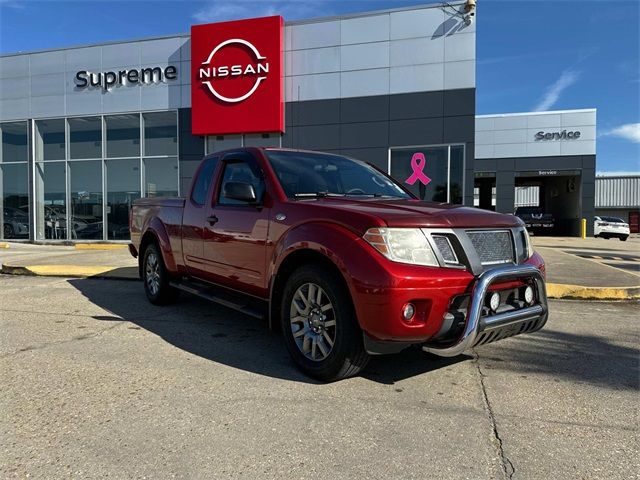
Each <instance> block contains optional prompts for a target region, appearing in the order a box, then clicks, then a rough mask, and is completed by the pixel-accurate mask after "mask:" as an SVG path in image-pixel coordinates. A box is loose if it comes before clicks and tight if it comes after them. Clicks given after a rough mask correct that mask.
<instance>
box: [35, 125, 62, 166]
mask: <svg viewBox="0 0 640 480" xmlns="http://www.w3.org/2000/svg"><path fill="white" fill-rule="evenodd" d="M64 130H65V129H64V119H62V118H57V119H54V120H38V121H36V160H64V159H65V156H66V152H65V139H64V137H65V133H64Z"/></svg>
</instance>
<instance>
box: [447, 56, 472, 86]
mask: <svg viewBox="0 0 640 480" xmlns="http://www.w3.org/2000/svg"><path fill="white" fill-rule="evenodd" d="M475 86H476V62H475V60H468V61H464V62H446V63H445V64H444V90H454V89H457V88H475Z"/></svg>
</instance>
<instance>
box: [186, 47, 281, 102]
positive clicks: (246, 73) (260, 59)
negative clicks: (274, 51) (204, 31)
mask: <svg viewBox="0 0 640 480" xmlns="http://www.w3.org/2000/svg"><path fill="white" fill-rule="evenodd" d="M229 45H241V46H245V47H247V48H248V49H249V51H250V52H251V56H252V57H253V59H252V60H253V61H252V62H248V63H245V64H234V65H217V64H216V63H215V56H216V53H218V52H219V51H220V50H222V49H223V48H225V47H227V46H229ZM268 73H269V62H268V61H267V57H265V56H263V55H261V54H260V52H259V51H258V49H257V48H256V47H255V46H254V45H253V44H252V43H250V42H247V41H246V40H242V39H241V38H232V39H230V40H225V41H224V42H222V43H220V44H218V46H216V47H215V48H214V49H213V50H211V53H210V54H209V57H208V58H207V60H206V61H204V62H202V65H201V66H200V68H199V69H198V78H199V79H200V81H201V82H202V83H203V84H204V85H206V86H207V88H208V89H209V91H210V92H211V93H212V94H213V95H214V96H215V97H216V98H217V99H218V100H220V101H222V102H226V103H238V102H242V101H243V100H246V99H247V98H249V97H250V96H251V95H253V93H254V92H255V91H256V90H257V89H258V87H259V86H260V83H261V82H262V81H263V80H266V78H267V75H268ZM234 77H235V78H247V77H249V78H254V79H255V80H254V82H253V85H252V86H251V88H249V89H248V91H247V92H246V93H244V94H242V95H239V96H235V97H228V96H225V95H222V94H221V93H220V92H219V91H218V90H216V86H215V85H216V83H218V82H217V81H219V80H221V79H224V78H234Z"/></svg>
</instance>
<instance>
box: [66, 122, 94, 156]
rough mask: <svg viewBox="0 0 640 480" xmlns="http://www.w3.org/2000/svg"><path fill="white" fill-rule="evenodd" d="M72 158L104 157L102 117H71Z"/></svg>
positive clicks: (70, 147) (70, 145) (70, 140)
mask: <svg viewBox="0 0 640 480" xmlns="http://www.w3.org/2000/svg"><path fill="white" fill-rule="evenodd" d="M69 155H70V158H72V159H75V158H101V157H102V120H101V119H100V117H89V118H70V119H69Z"/></svg>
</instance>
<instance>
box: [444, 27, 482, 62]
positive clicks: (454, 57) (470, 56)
mask: <svg viewBox="0 0 640 480" xmlns="http://www.w3.org/2000/svg"><path fill="white" fill-rule="evenodd" d="M443 38H444V59H445V61H447V62H459V61H461V60H475V58H476V34H475V33H458V34H456V35H450V36H448V37H443Z"/></svg>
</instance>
